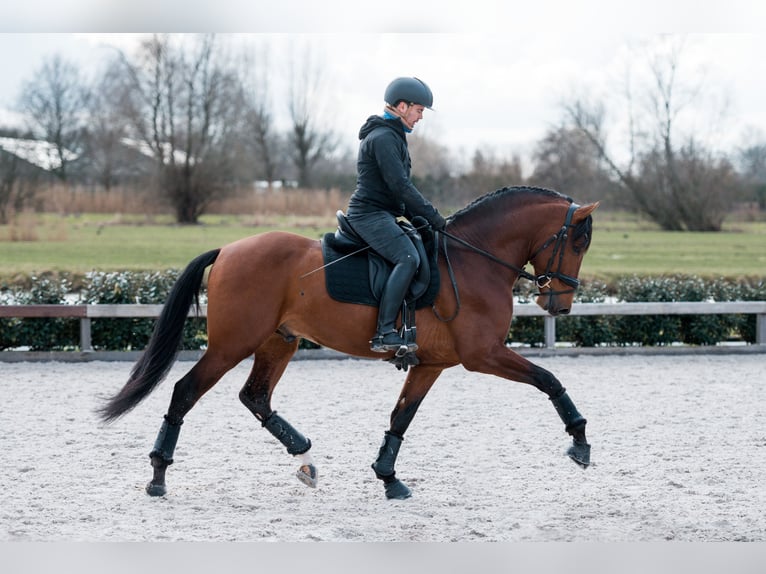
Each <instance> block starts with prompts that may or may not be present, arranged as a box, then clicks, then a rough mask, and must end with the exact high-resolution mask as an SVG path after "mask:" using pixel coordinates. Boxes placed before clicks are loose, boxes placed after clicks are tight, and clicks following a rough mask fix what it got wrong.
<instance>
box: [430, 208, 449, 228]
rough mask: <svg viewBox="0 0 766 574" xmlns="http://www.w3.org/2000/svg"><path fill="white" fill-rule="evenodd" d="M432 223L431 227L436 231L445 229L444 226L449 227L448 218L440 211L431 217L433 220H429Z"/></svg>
mask: <svg viewBox="0 0 766 574" xmlns="http://www.w3.org/2000/svg"><path fill="white" fill-rule="evenodd" d="M429 223H430V224H431V229H433V230H434V231H444V228H445V227H447V220H446V219H444V218H443V217H442V216H441V214H440V213H438V212H437V213H436V214H435V215H434V216H433V217H431V221H429Z"/></svg>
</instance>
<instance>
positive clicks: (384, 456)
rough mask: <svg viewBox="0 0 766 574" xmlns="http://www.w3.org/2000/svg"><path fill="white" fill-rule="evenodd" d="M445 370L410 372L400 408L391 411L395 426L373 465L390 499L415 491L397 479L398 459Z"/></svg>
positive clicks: (400, 395)
mask: <svg viewBox="0 0 766 574" xmlns="http://www.w3.org/2000/svg"><path fill="white" fill-rule="evenodd" d="M441 372H442V369H441V368H435V367H424V366H422V365H419V366H416V367H413V368H411V369H410V371H409V374H408V375H407V378H406V379H405V381H404V387H402V390H401V393H400V394H399V400H398V401H397V402H396V407H394V410H393V411H392V412H391V426H390V427H389V430H388V431H386V434H385V436H384V438H383V444H382V445H381V446H380V450H379V451H378V458H377V459H375V462H373V463H372V469H373V470H374V471H375V476H377V477H378V478H379V479H380V480H382V481H383V484H384V486H385V489H386V498H388V499H400V500H401V499H405V498H409V497H410V496H412V492H411V491H410V489H409V488H408V487H407V485H405V484H404V483H403V482H402V481H401V480H399V479H398V478H396V470H395V469H394V467H395V465H396V458H397V456H398V455H399V448H400V447H401V445H402V441H403V440H404V433H405V432H406V431H407V428H408V427H409V426H410V423H411V422H412V419H413V417H414V416H415V413H416V412H417V410H418V407H420V403H421V402H423V399H424V398H425V396H426V394H428V391H429V390H430V389H431V386H432V385H433V384H434V382H435V381H436V379H437V378H439V375H440V374H441Z"/></svg>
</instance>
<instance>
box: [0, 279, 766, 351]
mask: <svg viewBox="0 0 766 574" xmlns="http://www.w3.org/2000/svg"><path fill="white" fill-rule="evenodd" d="M178 274H179V271H178V270H170V271H164V272H154V273H149V272H129V271H124V272H115V273H102V272H93V273H89V274H88V275H87V276H86V278H85V281H84V286H83V288H82V289H81V290H80V292H78V293H73V292H72V282H71V281H69V280H68V279H67V278H66V277H63V278H59V279H55V280H54V279H50V278H46V277H32V281H31V284H32V288H31V289H28V290H23V289H21V288H6V289H4V290H2V291H0V304H67V303H69V304H126V303H146V304H156V303H163V302H164V301H165V298H166V296H167V293H168V292H169V290H170V287H171V286H172V285H173V282H174V281H175V280H176V278H177V277H178ZM533 291H534V289H533V286H532V284H531V283H529V282H526V281H521V282H519V283H518V284H517V286H516V290H515V296H516V298H517V300H518V301H519V302H520V303H527V302H531V301H532V300H533V299H534V292H533ZM607 300H610V301H616V302H620V301H624V302H630V301H645V302H653V301H707V300H714V301H762V300H766V283H764V280H763V279H742V280H731V279H725V278H721V279H715V280H709V279H702V278H699V277H695V276H683V275H676V276H661V277H636V276H633V277H624V278H621V279H618V280H617V281H615V283H614V284H612V285H606V284H604V283H602V282H600V281H589V282H586V283H585V284H584V285H583V286H581V287H580V289H579V290H578V292H577V294H576V297H575V301H576V302H586V303H600V302H604V301H607ZM205 301H206V295H205V293H204V291H203V293H202V295H201V302H203V303H204V302H205ZM153 326H154V319H151V318H142V319H93V320H92V327H91V336H92V344H93V348H94V349H96V350H131V349H134V350H135V349H138V350H140V349H143V348H144V347H145V346H146V343H147V341H148V339H149V336H150V335H151V332H152V329H153ZM755 331H756V317H755V315H645V316H636V315H630V316H611V315H603V316H602V315H594V316H569V317H561V318H559V319H557V321H556V339H557V340H558V341H566V342H570V343H572V344H574V345H576V346H582V347H593V346H599V345H609V346H628V345H647V346H654V345H669V344H672V343H685V344H689V345H715V344H716V343H719V342H723V341H728V340H732V339H734V340H741V341H745V342H747V343H754V342H755V335H756V332H755ZM79 333H80V330H79V320H78V319H58V318H56V319H15V318H12V319H0V349H12V348H20V347H28V348H30V349H31V350H36V351H38V350H39V351H48V350H74V349H77V348H78V346H79ZM508 342H510V343H514V344H522V345H529V346H532V347H541V346H543V345H544V326H543V318H542V317H515V318H514V319H513V321H512V323H511V326H510V331H509V334H508ZM206 343H207V334H206V329H205V319H204V318H191V319H189V320H187V322H186V325H185V327H184V337H183V343H182V348H183V349H201V348H204V347H205V345H206ZM301 346H302V347H303V348H316V345H314V344H313V343H310V342H309V341H301Z"/></svg>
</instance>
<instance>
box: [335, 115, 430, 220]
mask: <svg viewBox="0 0 766 574" xmlns="http://www.w3.org/2000/svg"><path fill="white" fill-rule="evenodd" d="M359 139H360V140H361V143H360V144H359V156H358V158H357V182H356V191H354V194H353V195H352V196H351V200H350V201H349V212H356V213H369V212H373V211H381V210H382V211H387V212H388V213H390V214H392V215H393V216H394V217H399V216H401V215H403V216H405V217H406V218H407V219H410V220H411V219H412V218H413V217H414V216H416V215H420V216H421V217H425V218H426V220H427V221H428V222H429V223H430V224H432V225H437V226H438V224H439V223H440V220H441V222H443V219H442V218H441V215H439V212H438V211H437V210H436V208H435V207H434V206H433V205H432V204H431V202H430V201H428V200H427V199H426V198H425V197H423V195H422V194H421V193H420V192H419V191H418V189H417V188H416V187H415V186H414V185H413V184H412V181H411V180H410V171H411V168H412V161H411V160H410V152H409V149H408V148H407V136H406V134H405V132H404V126H403V124H402V122H401V120H400V119H398V118H395V119H385V118H383V117H381V116H370V117H369V118H367V121H366V122H365V123H364V125H363V126H362V127H361V129H360V130H359Z"/></svg>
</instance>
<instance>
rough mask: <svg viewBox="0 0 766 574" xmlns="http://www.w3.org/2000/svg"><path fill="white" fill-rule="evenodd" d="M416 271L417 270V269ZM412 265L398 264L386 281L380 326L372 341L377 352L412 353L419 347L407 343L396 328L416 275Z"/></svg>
mask: <svg viewBox="0 0 766 574" xmlns="http://www.w3.org/2000/svg"><path fill="white" fill-rule="evenodd" d="M414 271H417V269H415V270H414ZM414 271H411V270H410V266H409V265H406V264H401V263H399V264H397V265H396V266H394V269H393V270H392V271H391V275H390V276H389V278H388V282H387V283H386V288H385V289H384V291H383V296H382V297H381V300H380V307H379V308H378V328H377V332H376V333H375V337H373V339H372V340H371V341H370V349H372V350H373V351H375V352H376V353H387V352H389V351H396V352H397V353H399V352H401V353H402V354H404V353H411V352H415V351H417V349H418V346H417V345H416V344H415V343H414V342H413V343H410V344H409V345H407V343H406V342H405V340H404V339H403V338H402V336H401V335H400V334H399V333H398V332H397V330H396V318H397V317H398V316H399V311H400V309H401V307H402V302H403V301H404V296H405V295H406V294H407V289H409V287H410V282H411V281H412V277H413V275H414Z"/></svg>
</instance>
